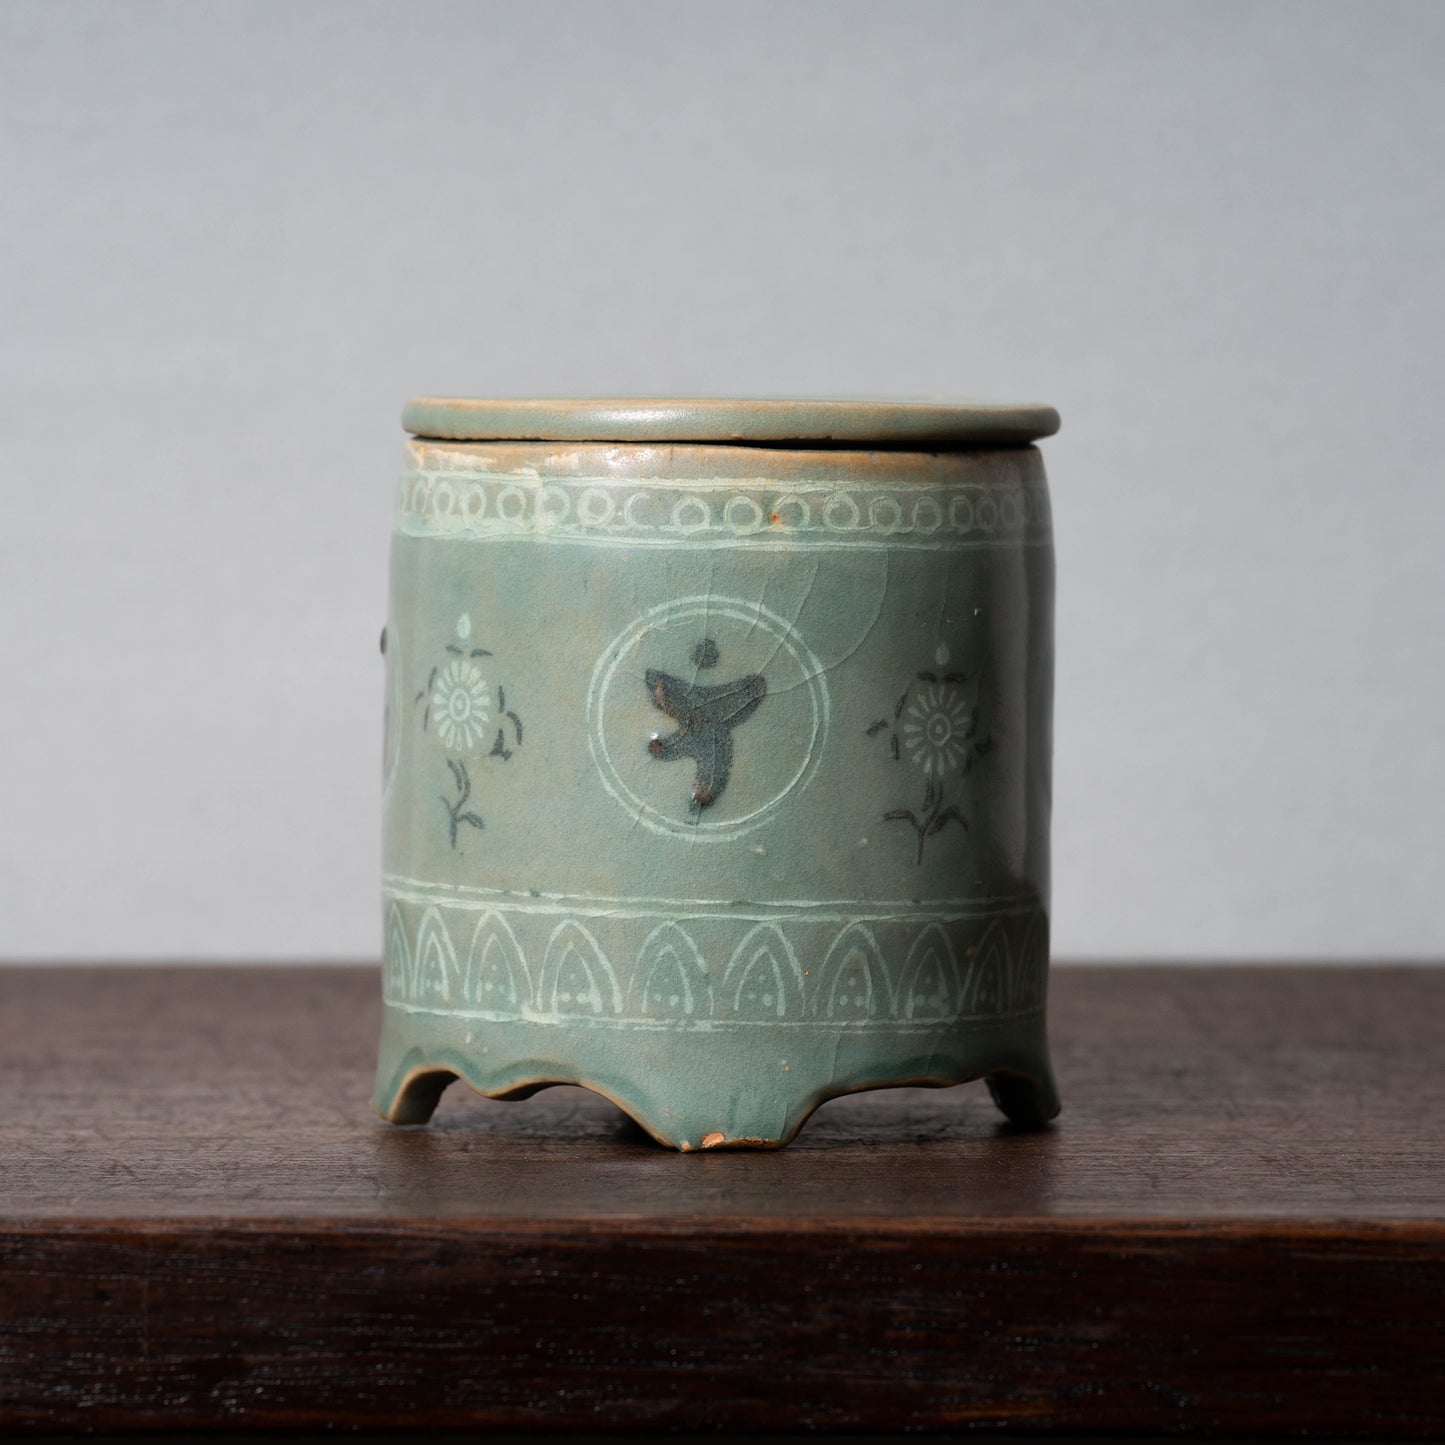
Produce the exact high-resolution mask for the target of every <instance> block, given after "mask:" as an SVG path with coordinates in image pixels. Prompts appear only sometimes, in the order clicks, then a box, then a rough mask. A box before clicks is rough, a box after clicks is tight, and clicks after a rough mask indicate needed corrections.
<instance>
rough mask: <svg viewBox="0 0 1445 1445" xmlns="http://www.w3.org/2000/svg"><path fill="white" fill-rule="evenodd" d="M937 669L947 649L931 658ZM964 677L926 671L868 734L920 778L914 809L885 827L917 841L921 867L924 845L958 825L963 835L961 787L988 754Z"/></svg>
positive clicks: (896, 814) (888, 816)
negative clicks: (883, 741) (903, 829)
mask: <svg viewBox="0 0 1445 1445" xmlns="http://www.w3.org/2000/svg"><path fill="white" fill-rule="evenodd" d="M934 658H935V661H936V662H937V664H938V667H939V668H940V669H942V668H944V667H946V666H947V664H948V660H949V652H948V648H947V647H946V646H945V645H944V644H942V643H940V644H939V646H938V650H937V652H935V653H934ZM967 684H968V676H967V674H965V673H962V672H958V671H952V672H936V671H933V670H924V671H922V672H919V673H917V674H916V675H915V676H914V677H913V678H912V679H911V680H910V681H909V683H908V686H907V687H905V688H904V689H903V691H902V692H901V693H900V694H899V697H898V701H897V702H896V703H894V705H893V713H892V716H891V717H883V718H879V719H878V721H877V722H875V723H872V724H870V726H869V727H868V729H867V732H868V736H869V737H870V738H873V737H879V736H882V735H886V736H887V738H888V745H889V749H890V751H891V752H892V754H893V761H894V762H898V763H901V762H905V761H906V762H908V763H909V764H911V765H912V766H914V767H916V768H918V769H919V771H921V772H922V774H923V796H922V799H921V801H920V803H919V806H918V807H917V808H916V809H915V808H892V809H890V810H889V811H888V812H886V813H884V815H883V820H882V821H883V822H885V823H907V824H908V826H909V827H910V828H912V829H913V831H914V833H915V834H916V836H917V839H918V856H917V860H916V861H917V862H918V863H919V864H920V865H921V864H922V862H923V851H924V846H925V844H926V843H927V841H928V840H929V839H930V838H932V837H934V836H935V835H937V834H938V833H941V832H942V831H943V830H944V829H945V828H946V827H947V826H948V825H949V824H950V823H956V824H957V825H958V826H959V827H960V828H962V829H963V830H964V832H965V833H966V832H967V831H968V818H967V817H966V816H965V814H964V812H963V807H962V802H963V794H962V786H961V785H962V783H963V780H964V779H965V778H966V777H967V776H968V774H969V771H970V769H971V768H972V767H973V763H974V759H975V758H981V757H984V756H986V755H987V754H988V752H989V751H990V749H991V748H992V747H993V739H992V737H987V738H983V739H980V738H979V736H978V706H977V704H976V703H971V702H970V701H969V699H968V697H967V694H966V692H965V688H966V686H967Z"/></svg>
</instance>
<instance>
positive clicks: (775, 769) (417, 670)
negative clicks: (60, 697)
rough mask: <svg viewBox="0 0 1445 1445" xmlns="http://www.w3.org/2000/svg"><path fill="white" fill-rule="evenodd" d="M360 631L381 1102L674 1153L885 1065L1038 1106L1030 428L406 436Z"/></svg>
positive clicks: (1043, 955) (771, 1117) (1041, 919)
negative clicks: (702, 439) (539, 1115)
mask: <svg viewBox="0 0 1445 1445" xmlns="http://www.w3.org/2000/svg"><path fill="white" fill-rule="evenodd" d="M386 660H387V731H386V753H385V865H384V866H385V875H386V876H385V899H386V902H385V938H386V944H385V965H384V977H385V993H386V1013H385V1024H384V1029H383V1035H382V1047H381V1058H380V1064H379V1070H378V1080H377V1095H376V1103H377V1108H378V1109H379V1110H380V1111H381V1112H382V1114H383V1115H385V1116H386V1117H388V1118H390V1119H393V1120H396V1121H397V1122H406V1123H410V1122H420V1121H422V1120H425V1119H426V1118H427V1117H428V1116H429V1115H430V1113H431V1110H432V1108H433V1107H434V1106H435V1103H436V1100H437V1097H438V1096H439V1094H440V1091H441V1088H442V1087H443V1086H444V1085H445V1084H446V1083H447V1082H449V1081H450V1080H451V1078H453V1077H456V1076H459V1077H461V1078H463V1079H464V1080H466V1082H468V1083H469V1084H471V1085H472V1086H473V1087H474V1088H477V1089H479V1090H481V1091H482V1092H484V1093H487V1094H492V1095H498V1096H503V1095H513V1096H515V1095H519V1094H523V1093H527V1092H530V1091H531V1090H532V1089H534V1088H536V1087H538V1086H541V1085H544V1084H547V1083H557V1082H575V1083H581V1084H585V1085H587V1086H588V1087H591V1088H594V1089H597V1090H598V1091H599V1092H601V1093H604V1094H606V1095H607V1096H608V1097H610V1098H612V1099H614V1100H616V1101H617V1103H619V1104H620V1105H621V1106H622V1107H623V1108H625V1109H626V1110H627V1111H628V1112H629V1113H630V1114H631V1115H632V1116H633V1117H634V1118H636V1119H637V1120H638V1122H639V1123H641V1124H642V1125H643V1126H644V1127H645V1128H646V1129H647V1130H648V1131H649V1132H650V1133H652V1134H653V1135H654V1136H655V1137H656V1138H658V1139H660V1140H662V1141H663V1142H664V1143H667V1144H671V1145H674V1146H676V1147H679V1148H699V1147H716V1146H719V1145H734V1144H779V1143H785V1142H786V1141H787V1140H788V1139H789V1138H791V1137H792V1135H793V1134H794V1133H795V1132H796V1130H797V1129H798V1127H799V1126H800V1125H801V1124H802V1122H803V1121H804V1119H806V1117H807V1115H808V1114H809V1112H811V1110H812V1109H813V1108H815V1107H816V1106H817V1104H818V1103H820V1102H821V1101H822V1100H824V1099H826V1098H829V1097H831V1096H833V1095H835V1094H838V1093H842V1092H847V1091H849V1090H853V1089H858V1088H865V1087H869V1086H877V1085H884V1084H890V1083H937V1084H943V1083H955V1082H959V1081H962V1080H965V1079H970V1078H978V1077H983V1076H986V1077H988V1078H989V1081H990V1084H991V1086H992V1087H993V1090H994V1094H995V1098H996V1099H997V1100H998V1102H999V1103H1000V1105H1001V1107H1003V1108H1004V1110H1005V1112H1006V1113H1007V1114H1009V1116H1010V1117H1011V1118H1014V1119H1016V1120H1019V1121H1021V1122H1032V1123H1038V1122H1041V1121H1043V1120H1045V1119H1047V1118H1049V1117H1051V1116H1052V1115H1053V1114H1054V1113H1056V1112H1057V1109H1058V1100H1057V1096H1056V1094H1055V1091H1054V1086H1053V1081H1052V1078H1051V1076H1050V1072H1049V1064H1048V1054H1047V1046H1046V1041H1045V1015H1044V999H1045V989H1046V977H1047V963H1048V907H1049V904H1048V898H1049V893H1048V889H1049V877H1048V826H1049V805H1050V781H1049V760H1050V749H1051V708H1052V672H1053V550H1052V540H1051V527H1050V514H1049V506H1048V496H1047V491H1046V488H1045V484H1044V477H1043V468H1042V463H1041V459H1040V457H1039V454H1038V452H1037V451H1036V450H1035V449H1034V448H1032V447H1029V446H1020V447H1014V448H1006V449H995V450H972V451H953V452H940V453H936V454H929V453H921V452H909V451H887V450H879V451H872V452H863V451H843V450H831V451H801V450H796V449H789V448H776V447H774V448H749V447H742V446H719V445H706V444H697V445H667V446H651V447H650V446H647V445H642V444H637V445H617V444H611V443H609V442H586V441H583V442H578V443H576V444H571V443H568V444H565V445H563V444H558V443H556V442H532V443H519V442H509V441H490V442H489V441H475V442H446V441H414V442H412V443H411V444H410V446H409V451H408V466H407V469H406V471H405V473H404V475H403V477H402V480H401V485H400V489H399V495H398V509H397V525H396V535H395V540H394V544H393V552H392V589H391V604H390V612H389V617H388V622H387V649H386ZM709 689H710V691H709Z"/></svg>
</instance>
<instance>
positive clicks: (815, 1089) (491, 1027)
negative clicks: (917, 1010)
mask: <svg viewBox="0 0 1445 1445" xmlns="http://www.w3.org/2000/svg"><path fill="white" fill-rule="evenodd" d="M468 1023H470V1027H467V1028H466V1031H465V1035H464V1036H461V1035H460V1033H459V1031H460V1030H461V1029H462V1028H463V1027H464V1026H465V1025H467V1024H468ZM820 1034H822V1035H825V1036H823V1037H815V1038H814V1039H812V1040H810V1041H808V1042H807V1043H806V1044H805V1045H804V1047H803V1048H802V1049H801V1050H799V1049H796V1048H795V1049H794V1050H793V1052H794V1053H796V1054H797V1055H798V1058H797V1068H796V1070H795V1069H794V1066H793V1064H791V1063H789V1062H788V1061H787V1060H785V1059H782V1058H780V1052H781V1048H782V1045H781V1044H780V1041H779V1038H778V1035H777V1033H776V1032H775V1031H773V1030H771V1029H770V1028H769V1027H768V1025H766V1024H760V1025H749V1026H740V1027H733V1028H728V1029H718V1030H712V1031H706V1032H701V1031H699V1032H679V1031H675V1030H663V1029H640V1030H635V1029H628V1028H620V1027H603V1026H597V1025H591V1024H587V1023H585V1022H584V1023H581V1024H575V1025H569V1024H564V1025H559V1024H557V1023H555V1022H547V1021H534V1020H528V1019H509V1020H504V1021H487V1022H483V1023H480V1024H478V1023H477V1022H475V1021H468V1020H465V1019H459V1018H458V1017H457V1016H456V1015H451V1014H447V1013H444V1012H442V1011H432V1010H424V1009H415V1008H411V1007H408V1006H405V1005H388V1006H387V1008H386V1010H385V1016H384V1021H383V1024H382V1036H381V1048H380V1054H379V1059H378V1066H377V1081H376V1094H375V1098H374V1100H373V1104H374V1107H375V1109H376V1112H377V1113H378V1114H380V1115H381V1117H382V1118H383V1119H386V1120H387V1121H389V1122H390V1123H393V1124H425V1123H426V1122H427V1121H428V1120H429V1119H430V1118H431V1116H432V1114H433V1112H434V1111H435V1109H436V1107H437V1104H438V1103H439V1102H440V1100H441V1096H442V1093H443V1092H444V1091H445V1089H446V1088H447V1086H448V1085H449V1084H451V1083H452V1081H453V1080H455V1079H461V1080H462V1081H463V1082H464V1083H465V1084H467V1085H468V1087H470V1088H471V1089H473V1090H474V1091H475V1092H477V1093H478V1094H481V1095H483V1096H484V1097H486V1098H491V1099H524V1098H527V1097H529V1096H530V1095H532V1094H535V1093H537V1092H538V1091H539V1090H541V1089H545V1088H550V1087H551V1086H553V1085H555V1084H575V1085H579V1086H581V1087H582V1088H585V1089H590V1090H592V1091H593V1092H594V1093H597V1094H600V1095H602V1097H603V1098H605V1099H610V1100H611V1101H612V1103H614V1104H616V1105H617V1107H618V1108H619V1109H621V1110H622V1111H623V1112H624V1113H625V1114H627V1115H628V1116H629V1117H630V1118H631V1119H633V1120H634V1121H635V1122H636V1123H637V1124H638V1125H639V1126H640V1127H641V1128H642V1129H644V1130H646V1132H647V1133H648V1134H650V1135H651V1136H652V1137H653V1138H654V1139H655V1140H657V1142H658V1143H659V1144H663V1145H665V1146H666V1147H668V1148H670V1149H677V1150H680V1151H682V1152H692V1151H694V1150H713V1149H778V1148H781V1147H782V1146H784V1145H785V1144H788V1143H790V1142H791V1141H792V1140H793V1139H794V1138H795V1137H796V1135H797V1133H798V1130H799V1129H801V1128H802V1127H803V1125H804V1124H805V1123H806V1122H807V1120H808V1118H809V1116H810V1115H811V1114H812V1113H813V1111H814V1110H815V1109H817V1108H818V1107H819V1105H821V1104H824V1103H826V1102H827V1101H828V1100H829V1099H834V1098H837V1097H839V1096H840V1095H843V1094H852V1093H858V1092H860V1091H862V1090H865V1089H885V1088H901V1087H905V1086H915V1087H918V1086H922V1087H938V1088H942V1087H948V1086H951V1085H954V1084H964V1083H968V1082H970V1081H971V1080H974V1079H980V1078H982V1079H985V1080H986V1081H987V1083H988V1089H989V1093H990V1094H991V1095H992V1097H993V1101H994V1103H995V1104H996V1105H997V1106H998V1108H999V1109H1000V1110H1001V1111H1002V1112H1003V1114H1004V1115H1005V1117H1006V1118H1007V1119H1008V1120H1009V1122H1010V1123H1011V1124H1013V1125H1014V1126H1016V1127H1018V1128H1022V1129H1036V1128H1040V1127H1042V1126H1043V1125H1045V1124H1047V1123H1048V1121H1049V1120H1050V1119H1052V1118H1054V1117H1055V1116H1056V1115H1057V1114H1058V1112H1059V1108H1060V1104H1059V1095H1058V1090H1057V1088H1056V1087H1055V1084H1054V1077H1053V1071H1052V1069H1051V1067H1050V1063H1049V1050H1048V1041H1047V1037H1046V1033H1045V1020H1044V1013H1043V1010H1042V1009H1039V1010H1036V1011H1034V1012H1033V1013H1031V1014H1026V1015H1014V1016H1010V1017H1008V1018H996V1019H967V1020H963V1021H960V1022H958V1023H954V1024H948V1025H941V1026H937V1027H933V1028H928V1029H915V1030H900V1031H889V1032H883V1031H878V1032H873V1031H864V1030H860V1029H856V1028H839V1029H837V1030H832V1031H822V1030H820ZM820 1043H823V1044H825V1045H826V1047H823V1048H819V1044H820ZM809 1054H812V1055H814V1056H815V1057H816V1058H817V1059H818V1060H819V1061H820V1062H819V1064H818V1066H817V1067H815V1068H813V1069H811V1070H810V1069H809V1068H808V1066H807V1063H806V1058H807V1056H808V1055H809ZM819 1074H821V1075H822V1077H821V1078H819V1077H818V1075H819ZM810 1075H811V1077H810ZM740 1079H749V1080H752V1081H754V1082H753V1087H752V1088H750V1089H748V1090H746V1091H743V1090H739V1089H738V1087H737V1084H736V1081H738V1080H740ZM654 1081H662V1085H661V1087H659V1085H658V1083H657V1082H654Z"/></svg>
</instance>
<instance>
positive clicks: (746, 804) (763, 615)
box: [587, 596, 829, 841]
mask: <svg viewBox="0 0 1445 1445" xmlns="http://www.w3.org/2000/svg"><path fill="white" fill-rule="evenodd" d="M828 714H829V698H828V687H827V683H826V681H825V679H824V675H823V665H822V663H820V662H819V661H818V659H817V657H816V656H815V655H814V654H813V652H812V651H811V650H810V649H809V648H808V646H807V644H806V643H805V642H804V641H803V639H802V638H801V637H800V636H799V635H798V633H797V631H796V629H795V628H794V627H793V625H792V624H791V623H789V622H788V621H787V620H786V619H785V618H783V617H780V616H778V614H777V613H775V612H773V611H771V610H770V609H769V608H767V607H764V606H763V605H762V604H761V603H757V602H748V601H745V600H743V599H741V598H736V597H708V596H700V597H685V598H682V599H680V600H678V601H676V602H667V603H663V604H662V605H661V606H659V607H654V608H653V609H652V610H651V611H649V612H646V613H644V614H643V615H642V616H640V617H638V618H637V619H636V620H635V621H634V622H633V623H631V624H630V625H629V626H628V627H626V628H625V629H624V630H623V631H622V632H621V633H620V634H619V635H618V636H617V637H616V638H615V639H614V640H613V642H612V643H611V645H610V646H609V647H608V648H607V649H606V651H604V652H603V654H602V656H601V657H600V658H599V659H598V661H597V666H596V668H595V669H594V670H593V674H592V683H591V686H590V687H589V689H588V692H587V739H588V743H589V745H590V746H591V749H592V756H593V759H594V761H595V762H596V764H597V769H598V772H599V774H600V776H601V779H602V783H603V786H604V787H605V788H606V789H607V791H608V792H609V793H610V794H611V795H612V796H613V797H614V798H615V799H616V800H617V801H618V802H619V803H620V804H621V805H622V807H623V808H625V809H626V810H627V812H628V813H630V814H631V815H632V816H633V817H634V818H636V819H637V820H638V821H639V822H641V823H643V824H645V825H646V826H647V827H649V828H651V829H652V830H653V831H655V832H658V833H667V834H671V835H674V836H676V837H681V838H689V839H695V840H698V841H721V840H724V839H727V838H735V837H737V836H738V835H739V834H742V833H747V832H751V831H752V830H753V829H754V828H757V827H759V826H760V825H761V824H763V823H764V822H766V821H767V819H768V817H769V816H770V815H771V814H772V813H774V812H775V811H776V810H777V809H778V808H779V807H781V806H782V805H783V803H784V802H785V801H786V800H787V799H788V798H789V797H790V796H791V795H792V794H794V793H796V792H797V791H798V790H799V789H800V788H802V787H804V786H805V785H806V784H807V782H808V780H809V779H810V778H811V777H812V775H813V772H814V771H815V769H816V768H817V765H818V760H819V757H820V756H821V754H822V749H823V743H824V740H825V738H826V735H827V731H828Z"/></svg>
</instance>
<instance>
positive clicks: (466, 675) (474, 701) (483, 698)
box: [415, 612, 522, 848]
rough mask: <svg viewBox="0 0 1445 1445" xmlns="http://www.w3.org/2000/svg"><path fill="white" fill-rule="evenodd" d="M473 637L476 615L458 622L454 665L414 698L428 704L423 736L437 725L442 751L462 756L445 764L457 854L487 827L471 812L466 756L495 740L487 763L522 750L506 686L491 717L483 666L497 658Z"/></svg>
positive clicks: (434, 674) (442, 667) (437, 671)
mask: <svg viewBox="0 0 1445 1445" xmlns="http://www.w3.org/2000/svg"><path fill="white" fill-rule="evenodd" d="M471 636H472V619H471V615H470V613H466V612H464V613H462V615H461V616H460V617H459V618H458V619H457V628H456V637H457V640H456V641H455V642H449V643H447V648H446V650H447V652H448V653H449V654H451V660H450V661H447V662H441V663H438V664H437V665H436V666H435V667H434V668H432V670H431V675H430V676H429V677H428V678H427V681H426V686H425V687H424V688H422V690H421V691H420V692H419V693H417V695H416V698H415V702H416V703H421V702H423V701H425V703H426V706H425V708H424V709H423V712H422V719H421V725H422V731H423V732H429V731H431V730H432V728H433V724H434V725H435V731H436V736H437V737H438V739H439V740H440V742H441V745H442V747H443V748H445V749H446V751H447V752H449V753H455V754H458V755H459V756H456V757H450V758H448V759H447V760H446V764H447V769H448V771H449V772H450V773H451V776H452V784H453V786H454V788H455V790H456V796H455V797H454V798H451V797H447V796H446V795H445V794H442V795H441V804H442V806H443V807H444V808H445V809H446V810H447V831H448V836H449V837H450V840H451V845H452V847H453V848H455V847H456V846H457V837H458V834H459V832H460V830H461V829H462V828H463V827H468V828H476V829H477V830H478V831H479V832H480V831H481V830H482V829H483V828H484V827H485V826H486V824H485V823H484V822H483V820H482V817H481V814H480V813H478V812H476V811H475V809H472V808H469V807H468V806H467V804H468V803H469V802H470V800H471V796H472V775H471V772H470V771H469V769H468V768H467V765H466V762H465V761H464V760H463V755H466V754H471V753H475V752H477V751H478V750H479V749H480V748H481V747H482V745H483V744H484V743H485V742H486V741H487V739H488V738H492V746H491V750H490V751H489V752H488V753H487V757H489V758H500V759H501V761H502V762H504V763H505V762H509V761H511V757H512V753H513V751H514V750H515V749H516V748H518V747H520V746H521V745H522V720H521V718H519V717H518V716H517V714H516V712H515V711H514V710H512V709H511V708H509V707H508V706H507V694H506V690H505V689H504V688H503V687H502V685H501V683H498V684H497V707H496V712H495V713H494V712H493V711H492V689H491V684H490V683H489V682H488V680H487V676H486V673H485V672H483V670H482V668H481V666H479V663H480V660H481V659H482V658H486V657H491V656H492V654H491V652H490V651H488V649H487V648H485V647H473V646H471V645H470V643H471ZM507 724H510V725H511V730H512V738H513V743H512V746H511V747H508V745H507V726H506V725H507ZM494 727H495V736H494V735H493V728H494Z"/></svg>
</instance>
